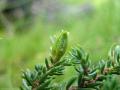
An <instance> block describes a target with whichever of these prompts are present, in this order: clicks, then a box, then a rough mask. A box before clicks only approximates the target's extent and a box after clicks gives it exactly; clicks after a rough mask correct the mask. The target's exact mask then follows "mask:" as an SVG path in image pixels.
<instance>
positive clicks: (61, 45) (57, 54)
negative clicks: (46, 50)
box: [51, 31, 68, 63]
mask: <svg viewBox="0 0 120 90" xmlns="http://www.w3.org/2000/svg"><path fill="white" fill-rule="evenodd" d="M67 44H68V32H66V31H62V32H61V33H60V34H59V35H58V36H57V37H56V41H55V42H54V44H53V46H52V51H51V54H52V55H51V56H52V59H53V62H54V63H55V62H57V61H59V60H60V59H61V57H62V56H63V55H64V54H65V52H66V48H67Z"/></svg>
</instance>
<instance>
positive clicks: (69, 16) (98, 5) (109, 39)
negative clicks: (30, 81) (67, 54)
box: [0, 0, 120, 90]
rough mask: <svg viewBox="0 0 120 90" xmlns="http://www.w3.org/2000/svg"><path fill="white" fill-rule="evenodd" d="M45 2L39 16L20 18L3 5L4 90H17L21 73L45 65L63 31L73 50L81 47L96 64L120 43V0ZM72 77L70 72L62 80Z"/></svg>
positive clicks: (0, 61)
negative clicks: (54, 40)
mask: <svg viewBox="0 0 120 90" xmlns="http://www.w3.org/2000/svg"><path fill="white" fill-rule="evenodd" d="M11 1H12V0H11ZM13 1H14V2H15V1H16V0H13ZM20 1H22V0H20ZM23 1H24V0H23ZM25 1H28V0H25ZM38 1H39V0H38ZM44 1H45V2H44V3H43V4H44V6H42V7H37V8H41V10H42V11H37V10H36V8H35V10H36V12H37V13H36V12H33V10H31V11H32V14H31V13H27V14H25V15H22V16H19V15H20V13H18V15H15V16H17V18H16V17H15V16H14V15H13V12H12V15H11V12H10V13H9V9H8V11H7V10H6V9H5V7H7V5H5V6H4V5H3V4H2V3H4V2H2V1H0V4H1V5H0V90H5V89H6V90H8V88H9V89H10V90H17V89H18V88H19V86H20V84H21V71H22V70H24V69H26V68H33V66H34V65H35V64H36V63H43V62H44V58H45V57H46V56H47V55H48V54H49V46H50V36H51V35H53V34H55V33H56V32H58V31H59V30H61V29H64V30H67V31H69V32H70V36H69V37H70V38H69V43H70V44H69V48H70V46H71V45H77V44H79V45H80V46H81V47H82V48H84V49H85V50H86V51H87V52H89V53H90V58H91V60H93V61H94V62H95V63H96V62H97V60H100V59H101V57H106V56H107V53H108V50H109V48H110V47H111V46H112V45H114V44H115V43H118V44H119V43H120V25H119V24H120V16H119V15H120V10H119V9H120V5H119V4H120V1H119V0H89V1H88V0H60V1H57V0H56V1H54V0H51V1H48V0H44ZM50 2H51V3H50ZM19 3H20V2H19ZM33 3H34V2H30V3H29V5H28V7H25V8H30V7H31V6H32V5H33ZM2 5H3V6H2ZM10 5H11V6H13V5H15V4H10ZM20 5H21V4H20ZM35 5H36V4H35ZM8 6H9V4H8ZM25 6H26V4H25ZM38 6H39V5H38ZM22 7H23V5H22ZM58 7H59V8H58ZM8 8H9V7H8ZM50 8H51V9H50ZM10 10H11V9H10ZM23 10H25V9H23ZM27 11H29V9H27ZM15 13H16V12H15ZM23 13H24V12H23ZM18 16H19V17H18ZM69 48H68V49H69ZM104 59H105V58H104ZM72 74H73V72H72V70H71V68H70V69H68V70H67V73H66V74H65V75H64V76H62V79H63V78H68V75H69V76H70V75H72ZM58 81H61V79H58Z"/></svg>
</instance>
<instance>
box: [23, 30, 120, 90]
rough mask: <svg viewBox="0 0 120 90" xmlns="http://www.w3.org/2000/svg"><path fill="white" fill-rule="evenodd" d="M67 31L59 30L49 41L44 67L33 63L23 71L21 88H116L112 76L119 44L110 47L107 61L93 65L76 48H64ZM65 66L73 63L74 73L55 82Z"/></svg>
mask: <svg viewBox="0 0 120 90" xmlns="http://www.w3.org/2000/svg"><path fill="white" fill-rule="evenodd" d="M67 38H68V36H67V32H66V31H62V32H61V33H60V34H59V35H58V36H57V37H56V40H55V41H54V43H53V46H52V51H51V55H50V56H49V58H46V59H45V66H43V65H36V66H35V68H34V70H33V71H30V70H27V71H25V72H23V83H22V86H21V90H106V89H107V88H109V90H119V89H120V85H119V84H118V81H117V80H116V79H115V77H118V76H119V75H120V46H119V45H115V46H113V47H112V48H111V50H110V52H109V56H108V59H107V60H100V61H99V63H98V64H93V63H92V60H90V58H89V54H88V53H86V52H85V51H84V50H83V49H82V48H80V47H74V48H72V49H71V50H70V51H69V52H68V53H66V54H65V52H66V48H67V43H68V40H67ZM66 66H73V67H74V68H75V71H76V72H77V73H78V75H74V77H71V78H70V79H69V80H68V81H65V82H63V83H56V82H55V81H54V79H55V78H56V77H57V76H60V75H63V74H64V72H63V71H64V69H65V67H66Z"/></svg>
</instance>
